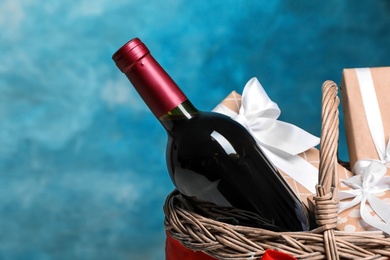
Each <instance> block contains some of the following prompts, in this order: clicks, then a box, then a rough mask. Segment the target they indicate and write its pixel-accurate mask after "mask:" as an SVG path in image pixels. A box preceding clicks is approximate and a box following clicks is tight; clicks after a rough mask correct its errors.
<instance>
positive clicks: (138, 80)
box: [113, 38, 310, 231]
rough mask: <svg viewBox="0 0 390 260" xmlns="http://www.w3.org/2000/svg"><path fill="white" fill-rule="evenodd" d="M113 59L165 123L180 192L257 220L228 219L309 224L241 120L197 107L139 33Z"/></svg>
mask: <svg viewBox="0 0 390 260" xmlns="http://www.w3.org/2000/svg"><path fill="white" fill-rule="evenodd" d="M113 59H114V61H115V62H116V64H117V66H118V67H119V68H120V69H121V70H122V72H124V73H125V74H126V76H127V77H128V78H129V80H130V81H131V82H132V84H133V85H134V87H135V88H136V90H137V91H138V92H139V94H140V95H141V97H142V98H143V99H144V101H145V102H146V104H147V105H148V106H149V107H150V109H151V110H152V112H153V113H154V114H155V116H156V117H157V118H158V119H159V121H160V122H161V123H162V125H163V126H164V128H165V129H166V131H167V133H168V145H167V152H166V156H167V165H168V172H169V174H170V177H171V179H172V181H173V183H174V185H175V186H176V188H177V189H178V191H179V192H180V193H181V194H183V195H184V196H185V197H187V198H188V199H189V200H190V201H193V202H196V203H199V202H208V203H212V204H215V205H216V206H219V207H221V206H222V207H226V208H230V207H234V208H237V209H241V210H245V211H249V212H252V213H254V214H255V215H256V216H258V218H257V219H258V220H260V221H255V220H254V221H253V222H251V221H248V220H241V219H240V218H236V219H234V220H233V221H231V220H228V221H227V222H233V223H235V224H242V225H249V226H259V227H263V228H268V229H272V230H277V231H299V230H308V229H309V228H310V223H309V215H308V212H307V209H306V207H305V206H304V204H303V203H302V202H301V201H300V200H299V199H298V198H297V196H296V195H295V194H294V192H293V191H292V190H291V189H290V187H289V186H288V184H287V183H286V182H285V181H284V179H283V178H282V176H281V175H280V173H279V172H278V170H277V169H276V168H275V167H274V166H273V165H272V164H271V163H270V162H269V160H268V159H267V158H266V156H265V155H264V153H263V152H262V151H261V149H260V148H259V147H258V146H257V144H256V141H255V140H254V138H253V137H252V136H251V135H250V134H249V132H248V131H247V130H246V129H245V128H244V127H243V126H241V125H240V124H239V123H237V122H235V121H234V120H232V119H230V118H229V117H227V116H224V115H221V114H218V113H212V112H201V111H199V110H197V109H196V108H195V107H194V106H193V105H192V103H191V102H190V101H189V100H188V99H187V97H186V96H185V95H184V94H183V92H182V91H181V90H180V88H179V87H178V86H177V85H176V84H175V83H174V81H173V80H172V79H171V78H170V77H169V75H168V74H167V73H166V72H165V71H164V70H163V69H162V68H161V66H160V65H159V64H158V63H157V61H155V60H154V58H153V57H152V56H151V55H150V52H149V50H148V49H147V47H146V46H145V45H144V44H143V43H142V42H141V41H140V40H139V39H137V38H136V39H133V40H131V41H129V42H128V43H126V44H125V45H124V46H123V47H122V48H120V49H119V50H118V51H117V52H116V53H115V54H114V55H113ZM145 167H147V165H146V164H145ZM196 203H194V205H195V208H196ZM205 214H207V212H206V213H205ZM222 221H223V220H222Z"/></svg>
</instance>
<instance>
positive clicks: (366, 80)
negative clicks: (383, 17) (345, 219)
mask: <svg viewBox="0 0 390 260" xmlns="http://www.w3.org/2000/svg"><path fill="white" fill-rule="evenodd" d="M355 71H356V75H357V78H358V83H359V88H360V92H361V95H362V101H363V107H364V111H365V115H366V119H367V124H368V127H369V129H370V134H371V138H372V140H373V142H374V145H375V148H376V151H377V154H378V158H379V159H372V158H370V159H363V160H359V161H357V162H356V163H355V165H354V167H353V169H352V172H353V173H354V174H356V175H355V176H353V177H351V178H349V179H347V180H344V181H343V183H345V184H346V185H348V186H349V187H350V188H352V190H349V191H340V192H339V199H340V200H343V199H350V198H354V199H353V200H351V201H347V202H340V203H339V212H342V211H344V210H346V209H348V208H352V207H354V206H356V205H357V204H359V203H360V215H361V217H362V219H363V220H364V221H365V222H366V223H367V224H369V225H371V226H373V227H375V228H378V229H380V230H382V231H384V232H386V233H388V234H390V207H389V206H388V205H387V204H386V203H385V202H383V201H382V200H380V199H379V198H377V197H376V196H374V194H377V193H380V192H384V191H387V190H390V177H388V176H385V175H386V173H387V167H389V165H390V142H388V143H387V145H386V141H385V134H384V128H383V122H382V116H381V112H380V109H379V104H378V99H377V96H376V92H375V87H374V82H373V80H372V75H371V72H370V69H369V68H359V69H355ZM367 204H369V205H370V206H371V208H372V210H374V212H375V213H376V214H377V216H379V217H380V218H381V219H382V221H381V220H380V219H378V218H375V217H373V216H371V214H370V213H369V210H370V207H369V206H368V205H367Z"/></svg>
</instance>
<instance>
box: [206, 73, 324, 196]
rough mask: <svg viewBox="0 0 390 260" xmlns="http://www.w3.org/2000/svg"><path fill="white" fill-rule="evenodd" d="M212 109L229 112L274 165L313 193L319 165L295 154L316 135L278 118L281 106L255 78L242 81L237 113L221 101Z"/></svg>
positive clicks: (313, 142)
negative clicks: (314, 164) (243, 84)
mask: <svg viewBox="0 0 390 260" xmlns="http://www.w3.org/2000/svg"><path fill="white" fill-rule="evenodd" d="M213 111H214V112H218V113H222V114H225V115H228V116H229V117H231V118H232V119H234V120H235V121H237V122H239V123H240V124H241V125H243V126H244V127H245V128H246V129H247V130H248V131H249V132H250V134H251V135H252V136H253V137H254V138H255V140H256V142H257V144H258V145H259V146H260V147H261V148H262V150H263V151H264V153H265V154H266V156H267V157H268V158H269V160H270V161H271V162H272V163H273V164H274V165H275V166H276V167H278V168H279V169H281V170H282V171H284V172H285V173H286V174H287V175H289V176H290V177H292V178H293V179H294V180H296V181H297V182H298V183H300V184H301V185H302V186H304V187H305V188H306V189H307V190H309V191H310V192H312V193H315V185H316V184H317V182H318V169H317V168H315V167H314V166H313V165H311V164H310V163H309V162H307V161H306V160H304V159H302V158H301V157H300V156H298V154H300V153H302V152H304V151H307V150H308V149H310V148H312V147H314V146H316V145H318V143H319V138H318V137H315V136H313V135H311V134H309V133H308V132H306V131H304V130H302V129H301V128H298V127H296V126H294V125H292V124H289V123H285V122H282V121H279V120H277V118H278V117H279V115H280V113H281V112H280V109H279V107H278V105H277V104H276V103H274V102H273V101H272V100H271V99H270V98H269V97H268V95H267V93H266V92H265V90H264V89H263V87H262V86H261V84H260V82H259V81H258V80H257V78H252V79H250V80H249V81H248V83H247V84H246V85H245V87H244V90H243V93H242V104H241V107H240V110H239V113H238V114H237V113H236V112H235V111H232V110H230V109H229V108H227V107H226V106H224V105H222V104H219V105H218V106H217V107H216V108H214V109H213Z"/></svg>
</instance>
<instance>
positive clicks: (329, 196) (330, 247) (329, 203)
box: [314, 80, 340, 259]
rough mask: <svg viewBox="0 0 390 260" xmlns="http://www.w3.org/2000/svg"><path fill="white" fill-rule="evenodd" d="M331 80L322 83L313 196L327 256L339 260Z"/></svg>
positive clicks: (335, 112) (335, 124) (335, 125)
mask: <svg viewBox="0 0 390 260" xmlns="http://www.w3.org/2000/svg"><path fill="white" fill-rule="evenodd" d="M337 93H338V88H337V85H336V84H335V83H334V82H333V81H330V80H328V81H325V82H324V83H323V85H322V129H321V141H320V165H319V177H318V185H317V186H316V190H317V195H316V196H315V197H314V200H315V203H316V207H315V215H316V221H317V224H318V226H319V230H321V231H320V232H323V235H324V243H325V249H326V254H327V259H339V256H338V253H337V251H338V250H337V246H336V241H335V237H334V229H335V228H336V227H337V216H338V212H337V211H338V198H337V192H338V179H339V178H338V173H337V148H338V138H339V129H338V127H339V111H338V106H339V104H340V100H339V98H338V96H337Z"/></svg>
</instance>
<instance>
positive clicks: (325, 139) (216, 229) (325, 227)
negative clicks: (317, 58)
mask: <svg viewBox="0 0 390 260" xmlns="http://www.w3.org/2000/svg"><path fill="white" fill-rule="evenodd" d="M337 92H338V89H337V86H336V84H335V83H334V82H332V81H326V82H324V84H323V86H322V93H323V98H322V131H321V143H320V166H319V180H318V185H317V187H316V190H317V194H316V196H315V197H314V200H315V216H316V220H317V224H318V228H316V229H315V230H312V231H307V232H274V231H269V230H265V229H260V228H252V227H244V226H238V225H230V224H226V223H223V222H220V221H216V220H213V219H210V218H205V217H203V216H201V215H199V214H197V213H195V212H194V210H193V207H192V206H191V204H190V203H189V202H188V201H186V200H185V198H184V197H182V196H181V195H180V194H179V193H178V192H176V191H174V192H172V193H171V194H170V195H169V196H168V198H167V200H166V203H165V205H164V212H165V222H164V224H165V228H166V230H167V231H168V232H169V233H170V235H171V236H172V237H173V238H174V239H176V240H178V241H179V242H181V243H182V244H183V245H184V246H185V247H186V248H188V249H190V250H194V251H203V252H204V253H206V254H208V255H210V256H212V257H214V258H216V259H258V258H260V257H261V256H262V255H263V254H264V252H265V250H266V249H275V250H279V251H282V252H285V253H288V254H290V255H292V256H294V257H296V258H298V259H332V260H336V259H389V258H390V237H389V236H388V235H387V234H384V233H383V232H379V231H378V232H377V231H367V232H359V233H358V232H354V233H348V232H341V231H337V230H336V226H337V216H338V214H337V210H338V199H337V192H338V174H337V170H336V169H337V167H336V165H337V147H338V133H339V132H338V126H339V120H338V118H339V112H338V106H339V98H338V96H337ZM197 208H198V207H197ZM199 208H201V210H205V211H207V212H208V214H209V215H214V216H216V217H217V216H218V215H219V214H220V215H221V216H225V217H226V214H230V215H240V216H241V217H249V218H250V217H251V216H246V215H245V214H247V213H245V212H241V211H239V210H237V211H234V212H226V211H224V210H223V209H222V208H221V209H218V208H215V207H211V206H210V205H207V204H204V205H199ZM198 212H199V209H198Z"/></svg>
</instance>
